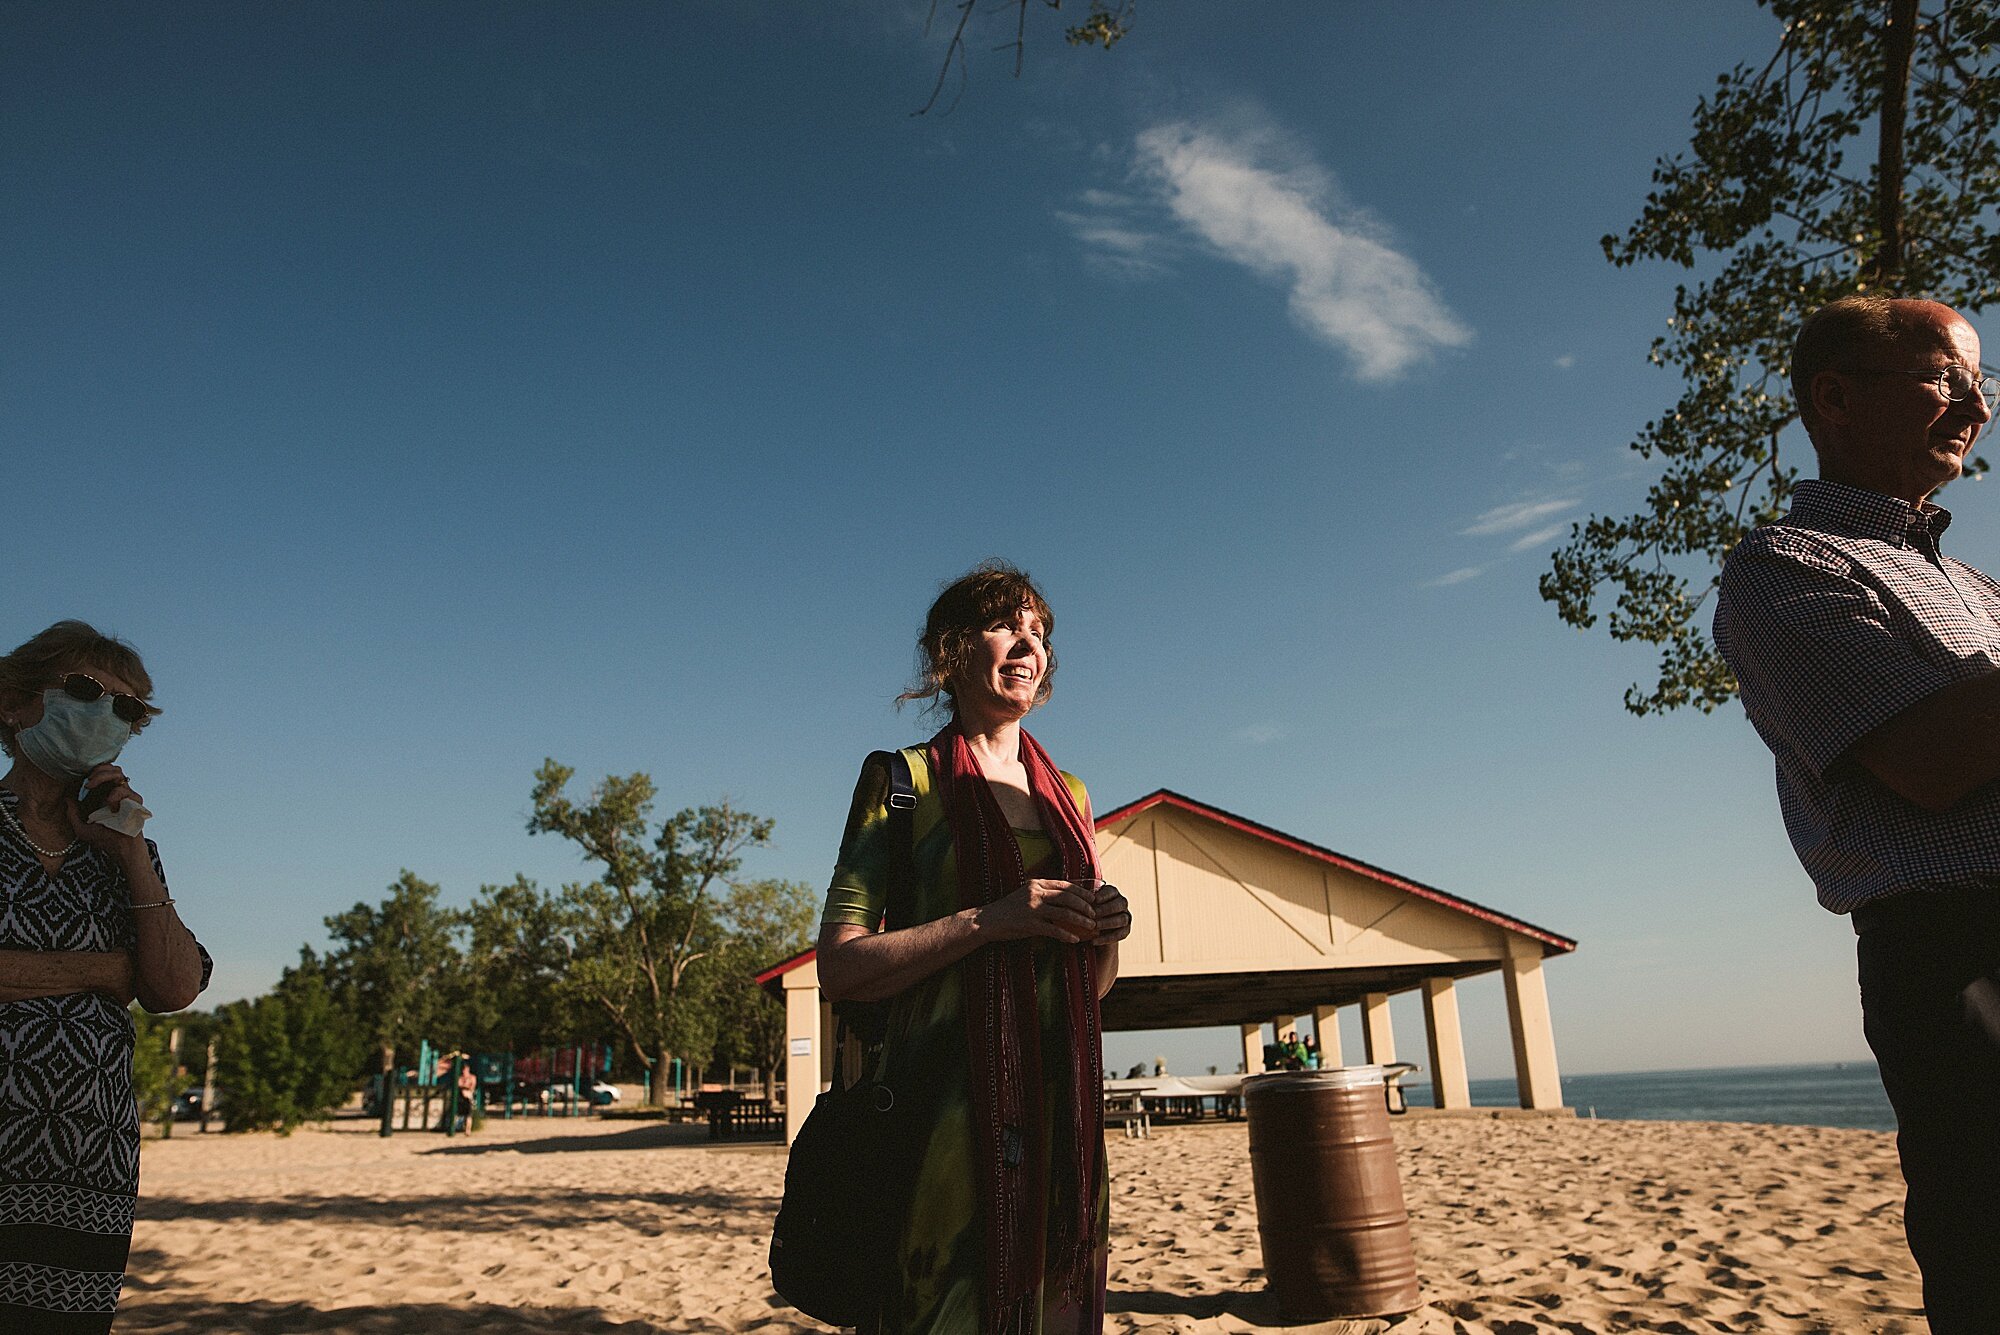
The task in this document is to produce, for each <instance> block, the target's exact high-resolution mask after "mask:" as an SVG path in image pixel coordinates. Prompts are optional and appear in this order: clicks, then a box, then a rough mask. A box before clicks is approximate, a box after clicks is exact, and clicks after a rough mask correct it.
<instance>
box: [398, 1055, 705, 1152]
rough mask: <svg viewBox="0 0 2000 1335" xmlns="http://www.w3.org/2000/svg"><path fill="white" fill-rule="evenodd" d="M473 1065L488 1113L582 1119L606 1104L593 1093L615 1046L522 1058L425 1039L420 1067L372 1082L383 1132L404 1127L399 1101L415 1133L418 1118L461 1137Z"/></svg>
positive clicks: (477, 1097)
mask: <svg viewBox="0 0 2000 1335" xmlns="http://www.w3.org/2000/svg"><path fill="white" fill-rule="evenodd" d="M676 1065H678V1063H676ZM468 1067H470V1069H471V1072H472V1076H473V1084H472V1095H471V1097H472V1099H473V1105H472V1107H473V1108H474V1109H477V1110H478V1112H479V1113H480V1115H482V1116H484V1115H488V1114H491V1113H493V1112H496V1111H497V1112H498V1114H499V1115H500V1116H501V1117H505V1118H511V1117H513V1116H514V1115H515V1113H516V1111H517V1110H518V1111H519V1113H520V1115H522V1116H524V1117H526V1116H531V1115H532V1116H541V1117H575V1116H577V1115H579V1114H580V1113H582V1112H584V1111H587V1110H588V1109H589V1107H590V1106H591V1105H592V1104H593V1103H596V1102H599V1101H601V1098H600V1097H599V1096H597V1095H595V1094H594V1093H593V1091H594V1090H595V1089H596V1087H597V1086H598V1082H599V1080H600V1078H601V1077H604V1076H608V1075H610V1074H611V1046H610V1045H609V1044H596V1043H591V1044H582V1043H575V1044H571V1045H569V1046H567V1047H547V1048H541V1049H539V1050H538V1051H536V1052H532V1053H528V1054H526V1055H516V1054H514V1053H511V1052H474V1053H467V1052H457V1051H447V1050H445V1049H443V1048H438V1047H433V1046H432V1045H431V1044H430V1042H429V1040H424V1041H422V1042H420V1043H418V1044H417V1060H416V1063H415V1064H414V1065H412V1066H407V1067H402V1068H400V1069H398V1070H395V1071H391V1072H387V1073H386V1074H384V1075H378V1076H375V1077H374V1078H373V1079H372V1080H371V1081H370V1085H369V1091H368V1095H369V1099H370V1101H371V1103H372V1105H373V1106H374V1108H375V1110H376V1111H377V1112H378V1113H379V1114H380V1116H381V1119H382V1121H381V1134H382V1135H384V1136H387V1135H390V1134H392V1133H393V1132H394V1131H395V1130H396V1129H397V1128H396V1121H397V1115H396V1109H397V1105H398V1103H399V1102H400V1104H401V1107H402V1117H401V1121H402V1128H401V1129H402V1130H404V1131H408V1130H409V1129H410V1125H411V1122H412V1121H413V1120H414V1122H415V1123H416V1125H417V1126H418V1127H419V1128H420V1129H422V1128H429V1129H436V1130H441V1131H443V1132H444V1133H445V1134H446V1135H448V1136H449V1135H454V1134H456V1133H457V1131H458V1130H459V1129H460V1127H461V1126H462V1125H463V1124H464V1123H466V1122H467V1121H468V1120H469V1118H470V1115H471V1112H472V1109H467V1108H464V1107H462V1106H461V1104H460V1099H461V1098H462V1097H463V1096H462V1095H461V1092H460V1088H459V1086H460V1077H461V1075H462V1074H463V1073H464V1072H465V1070H466V1069H467V1068H468ZM385 1086H386V1089H385ZM433 1099H436V1100H437V1101H438V1120H437V1121H433V1120H432V1116H431V1101H432V1100H433Z"/></svg>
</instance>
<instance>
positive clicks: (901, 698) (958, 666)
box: [896, 560, 1056, 709]
mask: <svg viewBox="0 0 2000 1335" xmlns="http://www.w3.org/2000/svg"><path fill="white" fill-rule="evenodd" d="M1024 607H1025V608H1027V609H1028V610H1029V611H1031V612H1033V613H1034V614H1035V615H1036V616H1038V617H1040V618H1041V621H1042V643H1043V645H1044V647H1045V648H1046V649H1047V651H1048V660H1049V665H1048V669H1047V670H1046V671H1045V672H1043V673H1042V680H1041V683H1040V685H1039V686H1038V687H1037V688H1036V691H1035V703H1036V704H1037V705H1041V704H1044V703H1046V702H1047V700H1048V698H1049V694H1050V692H1051V691H1052V690H1053V689H1054V687H1055V676H1056V651H1055V646H1054V645H1052V644H1050V643H1049V641H1050V638H1051V637H1052V636H1053V635H1054V634H1055V628H1056V618H1055V613H1053V612H1051V611H1050V610H1049V601H1048V599H1046V598H1044V597H1042V591H1041V590H1040V589H1038V588H1036V587H1035V582H1034V581H1033V580H1032V579H1029V578H1028V574H1027V572H1026V571H1024V570H1018V569H1016V568H1015V567H1013V566H1011V565H1008V564H1007V563H1006V562H1005V561H998V560H994V561H981V562H980V563H979V564H978V565H976V566H974V567H973V568H972V569H971V570H969V571H967V572H966V573H965V574H963V575H960V576H959V577H958V578H957V579H955V580H953V581H952V582H951V583H949V584H947V585H945V586H944V590H943V591H942V592H941V593H939V594H938V596H937V601H936V602H934V603H932V604H931V610H930V614H929V615H928V616H926V617H925V618H924V631H923V634H922V635H920V636H918V637H917V680H916V682H915V683H914V684H912V685H911V687H910V689H908V690H907V691H904V692H903V693H902V694H901V695H898V696H897V697H896V703H897V705H898V706H900V705H902V704H904V703H905V702H906V701H910V700H922V701H924V702H925V705H924V707H925V708H926V709H937V708H944V707H950V708H954V709H955V708H956V707H957V703H958V702H957V700H956V698H955V697H954V696H953V694H952V688H951V684H952V682H953V681H955V680H957V679H958V677H959V676H960V674H962V673H963V672H964V671H965V669H966V665H967V664H968V663H969V662H970V661H971V658H972V646H973V644H974V643H975V642H976V641H977V640H978V639H979V636H980V634H981V633H982V632H984V631H985V629H986V628H987V627H988V626H990V625H992V624H993V623H994V622H996V621H1003V620H1006V619H1008V618H1010V617H1012V616H1013V615H1014V613H1016V612H1018V611H1020V610H1021V609H1022V608H1024Z"/></svg>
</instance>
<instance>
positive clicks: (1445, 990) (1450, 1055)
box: [1424, 978, 1472, 1108]
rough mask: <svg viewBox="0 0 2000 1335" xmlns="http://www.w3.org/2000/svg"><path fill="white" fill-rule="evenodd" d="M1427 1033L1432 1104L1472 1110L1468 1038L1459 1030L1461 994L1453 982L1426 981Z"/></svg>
mask: <svg viewBox="0 0 2000 1335" xmlns="http://www.w3.org/2000/svg"><path fill="white" fill-rule="evenodd" d="M1424 1032H1425V1037H1426V1039H1427V1041H1428V1042H1429V1044H1430V1054H1431V1103H1432V1104H1433V1105H1435V1106H1437V1107H1439V1108H1470V1107H1471V1106H1472V1089H1471V1086H1470V1085H1468V1084H1467V1083H1466V1079H1465V1038H1464V1036H1463V1035H1462V1034H1460V1032H1459V1028H1458V993H1457V992H1456V991H1455V990H1454V989H1453V988H1452V980H1451V979H1449V978H1426V979H1424Z"/></svg>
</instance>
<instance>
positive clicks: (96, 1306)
mask: <svg viewBox="0 0 2000 1335" xmlns="http://www.w3.org/2000/svg"><path fill="white" fill-rule="evenodd" d="M152 693H153V681H152V678H151V677H149V676H148V675H147V674H146V668H145V665H144V664H143V663H142V662H141V661H140V659H139V655H138V654H137V653H136V652H135V651H134V650H133V649H132V648H131V646H130V645H127V644H124V643H122V642H120V641H118V640H114V639H111V638H109V637H107V636H104V635H100V634H99V633H98V632H97V631H95V630H93V629H91V628H90V627H89V626H87V625H85V624H84V623H82V622H80V621H61V622H57V623H56V624H55V625H53V626H51V627H49V628H48V629H47V630H45V631H43V632H42V633H41V634H39V635H37V636H35V637H34V638H33V639H31V640H29V641H28V642H27V643H26V644H24V645H22V646H21V647H20V648H18V649H16V650H14V652H12V653H10V654H8V655H6V656H5V657H3V658H0V747H4V748H5V750H6V753H7V755H8V756H9V757H10V758H11V759H12V761H13V764H12V766H11V768H9V769H8V771H7V773H6V774H5V775H4V776H0V1224H4V1225H5V1227H0V1329H4V1330H19V1331H35V1332H37V1333H38V1335H40V1333H41V1332H47V1333H48V1335H67V1333H68V1332H83V1331H90V1332H100V1331H108V1330H109V1329H110V1328H111V1319H112V1316H113V1314H114V1313H115V1311H116V1309H117V1306H118V1293H119V1289H120V1288H121V1286H122V1284H123V1281H124V1277H125V1259H126V1253H127V1252H128V1251H129V1250H130V1249H131V1245H132V1209H133V1205H134V1202H135V1201H136V1199H137V1196H138V1190H139V1118H138V1109H137V1105H136V1103H135V1102H134V1099H133V1093H132V1020H131V1016H130V1015H128V1014H127V1013H126V1009H125V1008H126V1006H127V1005H128V1004H129V1003H130V1002H131V1001H132V1000H133V999H134V998H136V999H137V1000H138V1001H139V1002H140V1004H141V1005H143V1006H145V1007H146V1009H147V1010H150V1011H156V1012H164V1011H174V1010H179V1009H181V1008H182V1007H184V1006H186V1005H188V1004H189V1003H190V1002H192V1001H193V1000H194V999H195V997H196V995H197V994H199V993H200V991H201V989H202V988H203V987H204V986H206V985H207V982H208V971H209V959H208V953H207V952H206V951H204V950H203V949H202V948H201V946H200V945H199V944H198V943H197V942H196V941H195V939H194V937H193V935H192V934H190V933H189V931H188V929H187V928H186V927H184V926H182V925H181V920H180V917H179V915H178V914H177V912H176V910H175V908H174V901H173V897H172V896H171V895H169V894H168V893H167V885H166V880H165V878H164V876H163V875H162V873H161V871H160V860H159V852H158V850H157V849H156V848H155V847H154V845H153V841H152V840H150V839H147V838H145V837H144V836H143V835H142V834H141V833H140V829H141V826H142V824H143V821H144V818H145V816H147V815H149V814H151V813H149V812H147V811H146V810H145V808H144V806H143V805H142V804H141V803H140V801H139V795H138V794H137V793H135V792H134V791H132V785H131V783H130V782H129V781H128V780H127V779H126V777H125V772H124V771H123V770H122V769H120V768H119V767H118V766H117V765H116V764H114V763H112V762H113V761H115V760H116V759H117V758H118V755H119V753H120V751H122V750H123V748H124V746H125V744H126V743H127V742H128V741H130V740H131V739H132V737H133V735H134V734H135V733H137V732H138V731H139V730H140V729H141V728H143V727H145V726H146V724H147V723H148V722H149V721H150V720H151V718H152V717H153V715H155V714H157V713H158V712H159V711H158V710H157V709H155V708H154V707H153V706H152V705H151V704H150V703H148V697H149V696H151V695H152ZM80 793H82V794H83V795H84V800H83V801H79V794H80ZM86 808H87V809H86Z"/></svg>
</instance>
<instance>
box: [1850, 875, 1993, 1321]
mask: <svg viewBox="0 0 2000 1335" xmlns="http://www.w3.org/2000/svg"><path fill="white" fill-rule="evenodd" d="M1854 919H1855V922H1854V926H1855V930H1856V931H1857V932H1859V933H1860V936H1861V939H1860V942H1859V946H1858V952H1859V957H1860V974H1861V1014H1862V1022H1863V1028H1864V1030H1865V1032H1866V1033H1867V1035H1868V1046H1869V1047H1870V1048H1872V1049H1874V1051H1875V1059H1876V1061H1877V1063H1878V1064H1879V1065H1880V1066H1881V1069H1882V1084H1883V1086H1884V1088H1886V1089H1887V1090H1888V1092H1889V1102H1890V1104H1891V1105H1893V1106H1894V1107H1895V1109H1896V1127H1897V1132H1896V1148H1897V1150H1898V1152H1899V1153H1900V1154H1901V1156H1902V1161H1903V1180H1904V1181H1905V1182H1906V1183H1907V1184H1908V1186H1909V1195H1908V1198H1907V1200H1906V1201H1905V1204H1904V1212H1903V1218H1904V1229H1905V1231H1906V1232H1907V1234H1908V1236H1909V1240H1910V1253H1911V1255H1913V1256H1914V1257H1916V1260H1917V1267H1918V1268H1919V1269H1920V1270H1922V1271H1923V1277H1924V1309H1925V1311H1926V1313H1927V1314H1928V1315H1929V1317H1930V1325H1931V1330H1932V1332H1934V1335H1959V1333H1960V1332H1979V1333H1981V1335H1992V1332H1994V1331H2000V1222H1996V1221H2000V894H1989V895H1982V896H1978V897H1973V896H1969V895H1963V894H1939V895H1931V894H1909V895H1900V896H1897V897H1896V898H1895V899H1892V900H1888V901H1885V902H1882V903H1879V904H1876V905H1872V906H1869V907H1867V908H1863V909H1861V910H1858V911H1857V912H1856V913H1855V915H1854Z"/></svg>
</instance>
